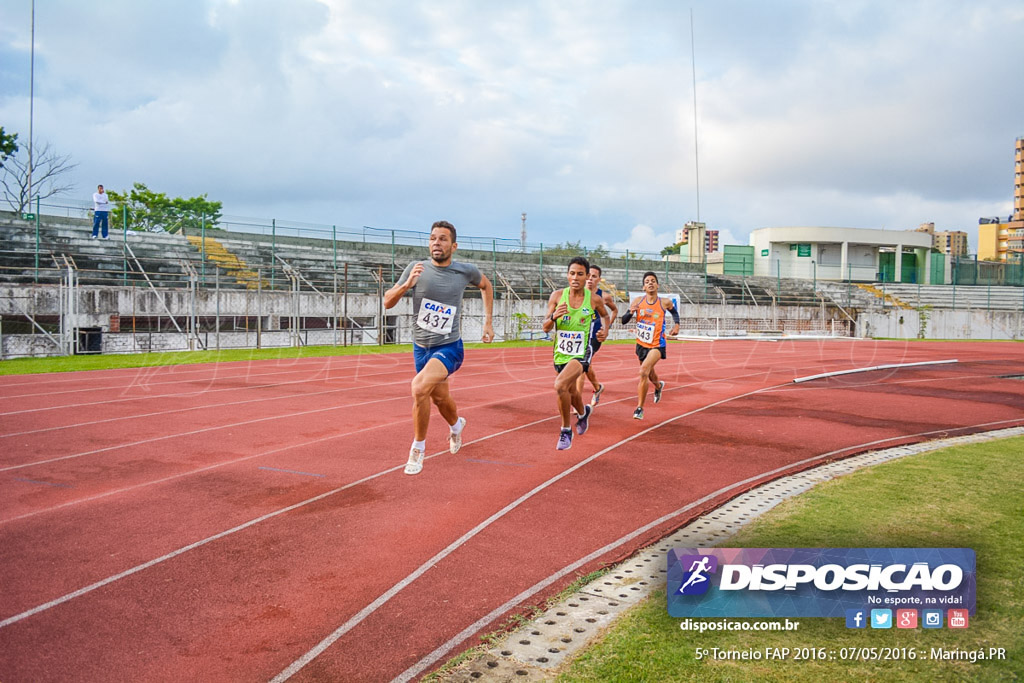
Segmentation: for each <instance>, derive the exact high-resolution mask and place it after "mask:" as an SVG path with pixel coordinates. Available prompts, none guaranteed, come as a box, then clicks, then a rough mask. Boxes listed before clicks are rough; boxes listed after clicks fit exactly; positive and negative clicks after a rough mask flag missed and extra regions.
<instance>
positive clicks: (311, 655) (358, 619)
mask: <svg viewBox="0 0 1024 683" xmlns="http://www.w3.org/2000/svg"><path fill="white" fill-rule="evenodd" d="M776 386H778V385H776ZM768 388H774V387H763V388H761V389H755V390H754V391H748V392H746V393H743V394H738V395H736V396H730V397H728V398H724V399H722V400H720V401H715V402H714V403H709V404H707V405H705V406H702V407H700V408H696V409H694V410H691V411H688V412H686V413H681V414H679V415H676V416H674V417H671V418H669V419H667V420H664V421H662V422H659V423H658V424H656V425H652V426H650V427H648V428H647V429H644V430H643V431H640V432H637V433H636V434H633V435H631V436H628V437H626V438H625V439H622V440H621V441H618V442H616V443H614V444H612V445H611V446H608V447H606V448H604V449H602V450H600V451H598V452H597V453H595V454H593V455H591V456H589V457H587V458H585V459H583V460H581V461H579V462H578V463H576V464H575V465H573V466H572V467H569V468H568V469H565V470H562V471H561V472H560V473H558V474H556V475H555V476H553V477H551V478H550V479H548V480H547V481H545V482H543V483H541V484H539V485H537V486H535V487H534V488H533V489H531V490H530V491H527V492H526V493H524V494H523V495H521V496H520V497H519V498H516V499H515V500H514V501H512V502H511V503H509V504H508V505H506V506H505V507H503V508H501V509H500V510H498V511H497V512H495V513H494V514H492V515H491V516H490V517H488V518H487V519H485V520H484V521H482V522H480V523H479V524H477V525H476V526H475V527H473V528H472V529H470V530H469V531H467V532H466V533H465V534H463V535H462V536H460V537H459V538H457V539H456V540H454V541H452V543H450V544H449V545H448V546H447V547H446V548H444V549H443V550H441V551H440V552H439V553H437V554H436V555H434V556H433V557H431V558H430V559H429V560H427V561H426V562H424V563H423V564H421V565H420V566H419V567H417V568H416V569H415V570H414V571H413V572H412V573H411V574H409V575H408V576H406V577H405V578H404V579H402V580H401V581H399V582H398V583H396V584H395V585H394V586H392V587H391V588H389V589H388V590H387V591H386V592H385V593H383V594H382V595H380V596H379V597H378V598H377V599H376V600H374V601H373V602H371V603H370V604H369V605H367V606H366V607H364V608H363V609H361V610H360V611H359V612H357V613H356V614H355V615H353V616H352V617H351V618H350V619H349V620H348V621H346V622H345V623H344V624H342V625H341V626H339V627H338V628H337V629H335V630H334V631H333V632H332V633H331V634H330V635H328V636H327V637H326V638H324V639H323V640H321V641H320V642H319V643H317V644H316V645H315V646H314V647H313V648H312V649H311V650H309V651H308V652H306V653H305V654H304V655H302V656H301V657H299V658H298V659H296V660H295V661H294V662H292V663H291V664H290V665H289V666H288V667H287V668H286V669H285V670H284V671H282V672H281V673H279V674H278V675H277V676H275V677H274V678H272V679H271V683H283V682H284V681H287V680H288V679H289V678H291V677H292V676H294V675H295V674H296V673H298V672H299V671H300V670H301V669H302V668H303V667H305V666H306V665H307V664H309V663H310V662H311V661H313V660H314V659H316V658H317V657H318V656H319V655H320V653H322V652H323V651H324V650H326V649H327V648H329V647H330V646H331V645H333V644H334V643H335V642H337V640H338V639H339V638H341V637H342V636H344V635H345V634H346V633H348V632H349V631H351V630H352V629H353V628H355V627H356V626H358V625H359V624H360V623H362V622H363V621H364V620H365V619H366V618H367V617H369V616H370V615H372V614H373V613H374V612H376V611H377V610H378V609H380V608H381V607H383V606H384V605H385V604H386V603H387V602H389V601H390V600H391V598H393V597H395V596H396V595H397V594H398V593H400V592H401V591H403V590H404V589H405V588H406V587H407V586H408V585H409V584H411V583H412V582H413V581H415V580H416V579H418V578H419V577H420V576H422V575H423V574H425V573H426V572H427V571H428V570H429V569H430V568H431V567H433V566H434V565H436V564H437V563H438V562H441V561H442V560H444V559H445V558H446V557H448V556H449V555H451V554H452V553H453V552H455V551H456V550H458V549H459V548H461V547H462V546H463V545H465V544H466V543H467V542H468V541H470V540H471V539H472V538H473V537H474V536H476V535H478V534H479V533H481V532H482V531H484V530H485V529H487V527H489V526H490V525H491V524H493V523H494V522H496V521H498V520H499V519H501V518H502V517H504V516H505V515H507V514H508V513H509V512H512V511H513V510H515V509H516V508H517V507H519V506H520V505H522V504H523V503H525V502H526V501H528V500H529V499H530V498H532V497H533V496H535V495H537V494H538V493H540V492H541V491H543V490H544V489H546V488H548V487H549V486H551V485H552V484H554V483H556V482H558V481H561V480H562V479H564V478H565V477H567V476H569V475H570V474H572V473H573V472H575V471H576V470H578V469H580V468H582V467H584V466H585V465H588V464H590V463H591V462H593V461H594V460H596V459H597V458H600V457H601V456H602V455H604V454H605V453H609V452H611V451H613V450H615V449H617V448H619V447H621V446H623V445H625V444H627V443H629V442H631V441H634V440H635V439H638V438H640V437H641V436H644V435H646V434H649V433H650V432H653V431H654V430H656V429H658V428H660V427H663V426H665V425H667V424H671V423H672V422H675V421H676V420H680V419H682V418H684V417H689V416H691V415H695V414H697V413H700V412H703V411H705V410H708V409H709V408H714V407H715V406H719V405H722V404H723V403H728V402H730V401H735V400H737V399H740V398H745V397H747V396H752V395H754V394H758V393H761V392H762V391H764V390H765V389H768Z"/></svg>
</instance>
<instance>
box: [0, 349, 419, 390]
mask: <svg viewBox="0 0 1024 683" xmlns="http://www.w3.org/2000/svg"><path fill="white" fill-rule="evenodd" d="M404 355H407V352H406V353H403V352H395V353H380V354H364V355H353V356H323V357H317V358H315V359H314V360H319V361H321V362H320V363H319V364H313V363H310V364H308V365H309V366H308V367H297V366H296V367H289V368H287V369H283V370H282V369H275V370H274V371H273V372H254V370H262V369H263V368H253V367H252V366H244V365H238V364H237V363H238V362H239V361H219V362H218V361H213V362H210V363H189V364H184V365H150V366H142V367H138V368H118V369H116V370H77V371H71V372H62V373H40V374H34V375H22V376H23V377H32V378H34V381H27V382H10V383H0V390H3V389H7V388H9V387H22V386H32V387H38V386H40V385H43V386H46V385H57V384H71V383H91V384H92V386H90V387H86V388H85V389H83V391H89V390H90V389H95V388H96V387H95V383H96V382H97V381H120V382H123V381H124V380H136V379H138V378H139V377H140V376H144V377H156V376H162V377H175V379H173V380H169V381H166V382H146V383H145V384H146V385H147V386H148V385H153V384H178V383H183V382H202V381H206V380H205V377H206V376H209V377H210V378H214V377H217V378H222V379H236V378H239V377H262V376H265V375H280V374H288V373H295V372H309V371H310V370H312V371H314V373H315V374H314V375H313V376H314V377H316V376H317V375H318V374H322V373H324V372H325V371H327V372H329V371H331V370H346V369H348V368H350V367H356V366H358V365H361V364H363V361H365V360H371V359H372V360H377V359H391V358H402V357H403V356H404ZM329 359H330V360H329ZM342 359H344V360H348V359H352V362H344V361H343V360H342ZM304 360H308V359H304ZM322 361H328V362H322ZM241 362H251V363H257V364H264V363H265V361H241ZM391 364H392V365H400V364H401V363H400V362H398V361H392V362H391ZM374 365H380V363H377V362H375V363H374ZM277 367H278V368H280V367H282V366H280V365H278V366H277ZM182 368H191V369H188V370H183V369H182ZM234 370H240V371H241V372H238V373H235V374H231V375H223V376H221V375H219V374H218V373H219V372H222V371H223V372H230V371H234ZM122 371H123V372H122ZM95 372H102V373H107V374H104V375H102V376H97V375H95V374H93V373H95ZM114 373H117V374H114ZM86 374H88V376H83V375H86ZM186 375H199V377H196V378H189V377H186ZM100 388H109V389H113V388H117V387H116V386H110V387H100ZM69 391H75V390H69ZM52 393H69V392H63V391H61V392H52ZM33 395H34V394H33ZM7 398H9V397H7Z"/></svg>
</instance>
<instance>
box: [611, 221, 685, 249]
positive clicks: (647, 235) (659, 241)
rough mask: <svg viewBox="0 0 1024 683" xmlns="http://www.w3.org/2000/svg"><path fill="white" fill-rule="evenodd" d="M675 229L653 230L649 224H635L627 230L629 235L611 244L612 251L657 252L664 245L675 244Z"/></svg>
mask: <svg viewBox="0 0 1024 683" xmlns="http://www.w3.org/2000/svg"><path fill="white" fill-rule="evenodd" d="M675 237H676V236H675V231H674V230H673V231H668V232H655V231H654V228H652V227H651V226H649V225H642V224H641V225H635V226H633V229H632V230H630V231H629V237H628V238H627V239H625V240H623V241H622V242H616V243H614V244H613V245H612V250H613V251H625V250H627V249H628V250H629V251H631V252H641V253H647V254H657V253H659V252H660V251H661V250H662V249H664V248H665V247H667V246H669V245H671V244H675V241H676V240H675Z"/></svg>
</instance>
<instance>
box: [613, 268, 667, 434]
mask: <svg viewBox="0 0 1024 683" xmlns="http://www.w3.org/2000/svg"><path fill="white" fill-rule="evenodd" d="M666 313H668V314H670V315H671V316H672V321H673V326H672V331H671V332H669V336H670V337H674V336H676V335H677V334H679V312H678V311H677V310H676V309H675V306H673V305H672V300H671V299H662V298H659V297H658V276H657V275H655V274H654V272H653V271H647V272H646V273H644V295H643V296H638V297H637V298H636V299H634V300H633V301H632V302H631V303H630V304H629V311H627V312H626V314H625V315H624V316H622V324H623V325H625V324H626V323H628V322H629V321H630V320H632V319H633V316H636V357H637V358H639V359H640V383H639V384H638V385H637V405H636V410H634V411H633V419H635V420H642V419H644V401H646V400H647V388H648V386H649V385H650V384H651V383H653V384H654V402H655V403H658V402H659V401H661V392H662V391H664V389H665V382H663V381H661V380H659V379H658V374H657V373H656V372H655V371H654V366H655V365H656V364H657V363H658V361H659V360H661V359H662V358H664V357H665V347H666V343H665V314H666ZM652 351H653V353H652Z"/></svg>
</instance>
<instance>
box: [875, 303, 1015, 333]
mask: <svg viewBox="0 0 1024 683" xmlns="http://www.w3.org/2000/svg"><path fill="white" fill-rule="evenodd" d="M921 316H922V313H921V312H920V311H917V310H905V309H894V310H891V311H888V312H885V313H862V314H861V315H860V317H859V321H860V325H861V329H860V330H859V334H860V336H864V337H890V338H898V339H918V338H923V339H1024V313H1021V312H1019V311H1018V312H1015V311H950V310H935V309H933V310H930V311H927V312H926V313H925V319H924V320H922V318H921Z"/></svg>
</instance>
